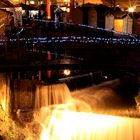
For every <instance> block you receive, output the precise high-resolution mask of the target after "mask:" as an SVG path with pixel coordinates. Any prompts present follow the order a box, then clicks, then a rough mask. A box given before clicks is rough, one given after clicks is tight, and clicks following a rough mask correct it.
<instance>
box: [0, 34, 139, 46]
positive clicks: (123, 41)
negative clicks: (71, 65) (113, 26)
mask: <svg viewBox="0 0 140 140" xmlns="http://www.w3.org/2000/svg"><path fill="white" fill-rule="evenodd" d="M17 41H20V42H22V41H24V42H25V43H26V44H31V43H32V44H38V43H39V44H49V43H64V42H74V43H79V42H80V43H94V44H100V43H104V44H125V45H127V44H128V45H134V44H136V45H139V44H140V39H130V38H105V37H86V36H69V37H68V36H62V37H42V38H41V37H38V38H20V39H9V40H8V39H1V40H0V45H4V44H5V43H6V42H7V43H8V42H17Z"/></svg>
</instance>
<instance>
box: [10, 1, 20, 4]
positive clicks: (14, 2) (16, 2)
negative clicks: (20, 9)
mask: <svg viewBox="0 0 140 140" xmlns="http://www.w3.org/2000/svg"><path fill="white" fill-rule="evenodd" d="M9 1H10V2H11V3H13V4H18V3H20V2H21V0H9Z"/></svg>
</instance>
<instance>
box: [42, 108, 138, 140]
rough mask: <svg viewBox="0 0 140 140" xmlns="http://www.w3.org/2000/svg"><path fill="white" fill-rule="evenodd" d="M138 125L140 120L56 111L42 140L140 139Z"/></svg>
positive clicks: (43, 133) (44, 131) (43, 132)
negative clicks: (134, 127)
mask: <svg viewBox="0 0 140 140" xmlns="http://www.w3.org/2000/svg"><path fill="white" fill-rule="evenodd" d="M134 122H135V123H136V124H137V125H135V126H136V129H135V130H136V131H133V125H134ZM138 124H140V121H139V119H134V118H132V119H131V118H126V117H117V116H109V115H99V114H92V113H84V112H71V111H66V110H65V111H64V110H54V111H53V113H52V116H51V118H50V121H49V124H48V127H46V128H45V130H43V131H42V135H41V137H40V140H91V139H92V140H93V139H94V140H103V139H104V140H108V139H110V140H120V139H133V137H136V136H137V138H138V139H139V138H140V137H139V135H138V131H137V129H138V128H139V125H138ZM133 132H135V133H133ZM126 133H127V134H129V135H126Z"/></svg>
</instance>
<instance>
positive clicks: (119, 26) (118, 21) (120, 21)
mask: <svg viewBox="0 0 140 140" xmlns="http://www.w3.org/2000/svg"><path fill="white" fill-rule="evenodd" d="M114 30H115V31H117V32H123V19H115V21H114Z"/></svg>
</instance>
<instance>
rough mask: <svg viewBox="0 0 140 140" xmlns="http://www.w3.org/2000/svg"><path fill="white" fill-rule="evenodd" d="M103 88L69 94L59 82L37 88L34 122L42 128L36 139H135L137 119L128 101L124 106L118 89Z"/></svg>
mask: <svg viewBox="0 0 140 140" xmlns="http://www.w3.org/2000/svg"><path fill="white" fill-rule="evenodd" d="M115 82H116V81H115ZM111 83H112V82H111ZM113 84H114V82H113ZM103 85H104V84H103ZM103 85H100V86H91V87H89V88H85V89H82V90H76V91H73V92H70V91H69V89H68V87H67V86H66V84H62V83H61V84H52V85H46V86H43V85H41V86H38V87H37V90H36V97H35V98H36V101H35V108H36V110H38V109H39V110H38V111H37V113H35V119H36V120H37V121H38V122H39V123H40V124H41V126H42V132H41V136H40V140H85V139H86V140H139V139H140V135H139V129H140V119H139V118H138V117H137V116H136V115H135V113H134V114H133V115H132V114H131V111H132V112H133V109H132V110H131V108H130V104H131V103H132V102H131V101H130V102H129V101H128V100H127V101H126V103H125V102H124V98H123V97H122V98H120V95H117V94H116V92H117V91H118V90H116V89H115V90H116V92H115V90H114V88H112V87H111V86H107V85H106V84H105V85H104V86H103ZM116 87H117V88H118V85H117V86H116ZM126 99H127V98H126ZM115 105H116V107H115ZM121 105H124V106H125V107H124V108H122V107H123V106H121ZM127 105H128V106H127ZM127 107H128V108H127ZM117 111H118V112H117ZM116 112H117V113H116ZM135 112H136V111H135ZM97 113H98V114H97ZM99 113H100V114H99ZM103 113H104V114H103ZM112 113H113V115H115V116H113V115H111V114H112ZM130 114H131V115H130ZM137 114H138V112H137ZM120 115H123V116H120ZM125 115H126V116H125ZM130 116H131V117H130Z"/></svg>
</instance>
